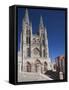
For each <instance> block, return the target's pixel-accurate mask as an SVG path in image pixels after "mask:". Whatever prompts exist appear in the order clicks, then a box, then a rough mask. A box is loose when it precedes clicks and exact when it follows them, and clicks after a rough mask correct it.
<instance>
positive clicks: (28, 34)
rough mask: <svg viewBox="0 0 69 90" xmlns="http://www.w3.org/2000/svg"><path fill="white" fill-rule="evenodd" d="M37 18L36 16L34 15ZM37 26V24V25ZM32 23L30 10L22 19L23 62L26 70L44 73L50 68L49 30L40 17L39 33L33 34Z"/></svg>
mask: <svg viewBox="0 0 69 90" xmlns="http://www.w3.org/2000/svg"><path fill="white" fill-rule="evenodd" d="M34 18H35V17H34ZM35 27H36V26H35ZM32 31H33V27H32V23H31V22H30V20H29V15H28V10H27V9H26V12H25V16H24V18H23V20H22V32H21V41H20V52H21V57H20V58H21V60H22V61H21V64H20V66H21V67H22V69H23V70H22V71H24V72H39V73H43V72H46V71H47V70H50V64H51V63H50V58H49V50H48V37H47V30H46V27H45V26H44V24H43V18H42V16H41V17H40V23H39V29H38V33H36V34H33V32H32Z"/></svg>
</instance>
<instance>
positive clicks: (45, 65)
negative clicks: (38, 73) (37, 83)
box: [44, 62, 47, 72]
mask: <svg viewBox="0 0 69 90" xmlns="http://www.w3.org/2000/svg"><path fill="white" fill-rule="evenodd" d="M44 72H47V62H44Z"/></svg>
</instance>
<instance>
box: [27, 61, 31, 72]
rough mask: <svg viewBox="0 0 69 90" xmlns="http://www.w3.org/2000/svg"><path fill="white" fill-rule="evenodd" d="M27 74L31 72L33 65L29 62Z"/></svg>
mask: <svg viewBox="0 0 69 90" xmlns="http://www.w3.org/2000/svg"><path fill="white" fill-rule="evenodd" d="M27 72H31V64H30V62H27Z"/></svg>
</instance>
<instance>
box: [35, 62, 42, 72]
mask: <svg viewBox="0 0 69 90" xmlns="http://www.w3.org/2000/svg"><path fill="white" fill-rule="evenodd" d="M41 70H42V69H41V62H40V60H36V62H35V72H37V73H41Z"/></svg>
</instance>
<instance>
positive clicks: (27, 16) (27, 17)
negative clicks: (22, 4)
mask: <svg viewBox="0 0 69 90" xmlns="http://www.w3.org/2000/svg"><path fill="white" fill-rule="evenodd" d="M25 21H26V23H28V24H29V15H28V9H27V8H26V12H25Z"/></svg>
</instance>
